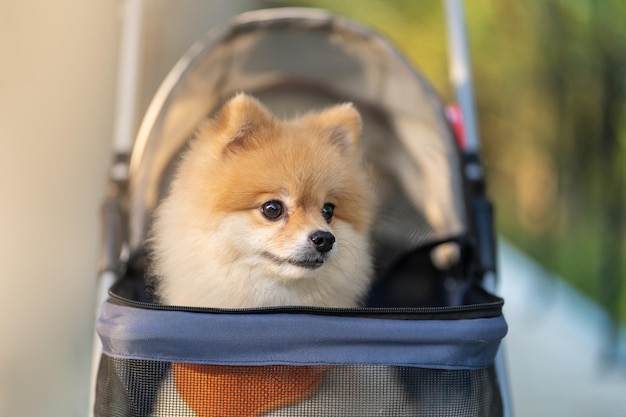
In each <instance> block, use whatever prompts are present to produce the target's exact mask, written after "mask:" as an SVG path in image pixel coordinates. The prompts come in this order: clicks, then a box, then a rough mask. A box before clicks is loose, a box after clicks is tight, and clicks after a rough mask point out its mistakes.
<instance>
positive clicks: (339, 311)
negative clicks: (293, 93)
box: [109, 291, 504, 320]
mask: <svg viewBox="0 0 626 417" xmlns="http://www.w3.org/2000/svg"><path fill="white" fill-rule="evenodd" d="M485 295H486V296H487V297H488V298H490V299H491V301H487V302H485V303H480V304H470V305H461V306H450V307H359V308H341V307H314V306H272V307H253V308H217V307H187V306H172V305H164V304H157V303H149V302H144V301H137V300H131V299H128V298H124V297H122V296H120V295H118V294H115V293H114V292H113V291H109V297H110V302H111V303H113V304H116V305H121V306H126V307H133V308H141V309H147V310H161V311H180V312H188V313H201V314H311V315H322V316H341V317H362V318H378V319H396V320H459V319H473V318H490V317H497V316H499V315H501V314H502V306H503V304H504V301H503V300H502V299H500V298H498V297H496V296H493V295H491V294H488V293H486V292H485Z"/></svg>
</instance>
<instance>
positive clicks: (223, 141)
mask: <svg viewBox="0 0 626 417" xmlns="http://www.w3.org/2000/svg"><path fill="white" fill-rule="evenodd" d="M272 120H273V116H272V114H271V113H270V112H269V110H267V108H266V107H265V106H264V105H263V104H261V102H260V101H258V100H257V99H255V98H254V97H251V96H249V95H247V94H244V93H238V94H237V95H235V96H234V97H233V98H231V99H230V100H228V101H227V102H226V103H225V104H224V105H223V106H222V108H221V109H220V110H219V112H218V113H217V115H216V116H215V117H213V118H212V119H211V120H209V122H208V123H207V124H206V125H205V128H204V129H203V130H206V131H208V132H207V133H208V134H209V136H210V139H211V140H214V141H215V142H216V144H218V145H219V146H221V147H222V149H223V151H224V152H226V151H233V150H236V149H238V148H245V147H246V146H247V145H248V142H249V139H250V136H251V133H252V132H254V131H255V130H259V129H260V128H262V126H264V125H267V124H268V123H271V122H272ZM201 134H202V132H201Z"/></svg>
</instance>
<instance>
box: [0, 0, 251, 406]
mask: <svg viewBox="0 0 626 417" xmlns="http://www.w3.org/2000/svg"><path fill="white" fill-rule="evenodd" d="M253 3H254V2H253V1H252V0H250V1H245V0H241V1H232V0H224V1H217V0H213V1H203V0H184V1H180V0H178V1H175V0H169V1H167V0H150V5H149V7H148V8H147V16H148V17H149V19H150V20H149V24H148V25H147V26H146V34H147V35H148V38H147V42H148V44H147V45H148V48H147V49H146V54H145V55H144V57H143V58H144V63H145V65H144V73H143V74H144V77H143V78H142V82H141V86H142V89H143V90H142V97H144V100H143V101H142V102H141V103H140V107H142V108H145V106H146V105H147V103H146V102H145V98H146V97H149V96H150V95H151V94H152V92H153V90H154V89H155V88H156V86H157V85H158V83H159V82H160V80H161V79H162V77H163V76H164V75H165V74H166V73H167V71H168V70H169V68H170V67H171V66H172V65H173V64H174V62H175V60H176V59H177V58H178V56H180V54H181V53H182V52H183V51H184V50H185V49H186V48H187V47H188V46H189V44H190V43H191V42H192V41H193V40H194V39H196V38H197V37H198V36H199V35H200V34H201V33H203V32H204V31H205V30H206V29H208V28H210V27H212V26H214V25H215V24H216V23H217V22H220V21H222V20H224V18H225V17H226V16H227V15H229V14H232V13H234V12H235V11H237V10H241V9H244V8H247V7H249V6H250V5H251V4H253ZM120 5H121V0H117V1H114V0H103V1H84V0H56V1H46V0H26V1H23V0H0V196H1V197H0V198H1V200H0V297H1V298H0V300H1V301H0V309H1V311H0V417H9V416H11V417H14V416H33V417H39V416H47V417H50V416H64V417H67V416H84V415H87V398H88V381H89V364H90V354H91V351H90V349H91V346H90V345H91V332H92V326H93V319H94V317H93V316H94V315H93V308H94V301H93V297H94V289H95V286H94V280H95V272H96V271H95V267H96V254H97V250H98V245H99V224H98V210H99V204H100V200H101V198H102V196H103V193H104V184H105V176H106V168H107V164H108V163H109V153H110V143H111V135H112V131H113V118H114V105H115V88H116V71H117V49H118V37H119V33H118V32H119V29H120V21H119V19H118V14H119V10H120Z"/></svg>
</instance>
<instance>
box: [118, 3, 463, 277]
mask: <svg viewBox="0 0 626 417" xmlns="http://www.w3.org/2000/svg"><path fill="white" fill-rule="evenodd" d="M240 91H243V92H246V93H249V94H252V95H254V96H257V97H258V98H259V99H260V100H261V101H263V102H264V103H265V104H266V105H267V106H268V108H270V109H271V110H272V111H274V112H275V113H276V114H278V115H279V116H293V115H294V114H297V113H302V112H305V111H307V110H311V109H316V108H320V107H324V106H327V105H330V104H334V103H337V102H345V101H350V102H353V103H354V104H355V105H356V107H357V108H358V109H359V111H360V112H361V115H362V117H363V123H364V126H363V144H364V152H365V156H366V159H367V161H368V162H369V163H370V164H371V166H372V173H373V180H374V183H375V187H376V190H377V194H378V197H379V202H378V206H379V214H378V215H377V217H376V220H375V226H374V231H373V233H374V240H375V242H376V248H377V253H378V255H380V254H381V253H383V254H384V256H378V258H379V264H380V265H381V267H382V268H384V267H385V265H384V264H386V263H389V264H391V263H392V262H393V261H394V258H395V259H397V257H399V256H400V255H401V254H403V253H407V252H408V251H410V250H412V249H415V248H418V247H421V246H423V245H425V244H429V243H433V242H436V241H439V240H445V239H448V238H451V237H456V236H459V235H461V234H463V233H464V232H465V231H466V228H467V226H466V220H465V208H464V203H463V184H462V176H461V174H460V166H461V165H460V162H459V152H458V149H457V146H456V144H455V141H454V139H453V136H452V134H451V132H450V130H449V127H448V124H447V120H446V117H445V111H444V110H445V109H444V107H443V105H442V103H441V101H440V99H439V97H438V96H437V95H436V94H435V93H434V91H433V89H432V88H431V86H430V84H429V83H428V82H427V81H426V80H425V79H424V78H423V77H422V76H421V75H420V74H419V73H418V72H417V71H416V70H415V69H414V68H413V67H412V66H411V65H410V64H409V63H408V62H407V60H406V59H405V58H404V57H403V56H402V55H401V54H400V53H399V52H397V51H396V49H395V48H394V47H393V46H392V45H390V43H389V42H388V41H386V40H385V39H384V38H382V37H381V36H380V35H378V34H377V33H375V32H373V31H371V30H370V29H368V28H365V27H363V26H361V25H358V24H356V23H354V22H351V21H348V20H346V19H343V18H340V17H337V16H334V15H331V14H329V13H326V12H323V11H317V10H311V9H279V10H271V9H270V10H263V11H255V12H250V13H247V14H244V15H241V16H239V17H237V18H235V19H234V20H232V21H231V22H230V23H228V24H226V25H225V26H223V27H221V28H218V29H216V30H212V31H210V32H209V33H208V34H207V35H206V36H205V37H204V38H202V39H201V40H200V41H198V42H197V43H196V44H195V45H193V46H192V47H191V48H190V49H189V51H188V52H187V53H186V54H185V55H184V56H183V57H182V58H181V59H180V60H179V62H178V63H177V64H176V66H175V67H174V68H173V70H172V71H171V72H170V73H169V75H168V76H167V78H166V80H165V81H164V82H163V84H162V85H161V87H160V89H159V90H158V92H157V94H156V95H155V97H154V99H153V101H152V103H151V105H150V107H149V109H148V111H147V113H146V116H145V118H144V120H143V122H142V125H141V127H140V130H139V134H138V136H137V140H136V142H135V145H134V148H133V150H132V155H131V160H130V171H129V189H128V191H129V192H128V196H129V197H128V198H129V200H128V201H127V202H126V203H127V208H128V221H129V229H128V234H129V235H128V243H129V245H130V248H129V249H130V251H131V253H134V252H136V251H138V250H141V249H142V247H143V243H144V240H145V237H146V231H147V230H148V227H149V222H150V218H151V214H152V211H153V210H154V208H155V206H156V204H157V203H158V201H159V199H160V198H161V197H162V195H163V194H162V193H163V192H166V190H167V184H168V178H169V177H170V175H169V174H170V173H171V171H170V169H171V167H172V165H173V163H175V161H176V158H177V156H178V155H179V153H180V151H181V150H182V149H183V148H184V146H185V144H186V142H187V140H188V139H189V138H190V136H191V135H192V133H193V131H194V129H195V128H196V126H197V125H198V123H199V122H200V121H201V119H203V118H204V117H206V116H207V115H210V114H211V113H213V112H214V111H216V110H217V109H218V108H219V107H220V106H221V104H222V103H223V102H224V101H225V100H226V99H228V98H229V97H230V96H232V95H233V94H235V93H237V92H240ZM383 248H384V249H383ZM381 263H382V264H381Z"/></svg>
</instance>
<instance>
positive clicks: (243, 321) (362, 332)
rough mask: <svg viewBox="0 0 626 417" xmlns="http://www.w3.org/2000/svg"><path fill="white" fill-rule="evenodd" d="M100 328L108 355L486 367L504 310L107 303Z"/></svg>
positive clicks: (503, 325)
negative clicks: (340, 313) (325, 312)
mask: <svg viewBox="0 0 626 417" xmlns="http://www.w3.org/2000/svg"><path fill="white" fill-rule="evenodd" d="M97 331H98V334H99V336H100V339H101V340H102V344H103V352H104V353H105V354H106V355H109V356H112V357H116V358H125V359H144V360H156V361H167V362H194V363H202V364H217V365H249V366H253V365H271V364H275V365H395V366H418V367H424V368H437V369H449V370H460V369H483V368H485V367H487V366H489V365H491V364H492V363H493V360H494V357H495V354H496V352H497V350H498V347H499V345H500V341H501V339H502V338H503V337H504V336H505V334H506V332H507V325H506V322H505V320H504V317H502V316H498V317H494V318H484V319H469V320H386V319H372V318H360V317H336V316H320V315H309V314H281V313H276V314H274V313H272V314H212V313H189V312H181V311H167V310H148V309H141V308H134V307H127V306H120V305H116V304H112V303H110V302H106V303H105V304H104V306H103V309H102V312H101V314H100V317H99V320H98V322H97Z"/></svg>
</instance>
